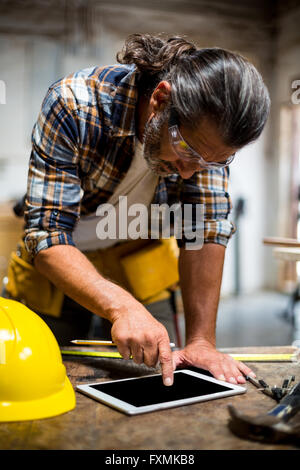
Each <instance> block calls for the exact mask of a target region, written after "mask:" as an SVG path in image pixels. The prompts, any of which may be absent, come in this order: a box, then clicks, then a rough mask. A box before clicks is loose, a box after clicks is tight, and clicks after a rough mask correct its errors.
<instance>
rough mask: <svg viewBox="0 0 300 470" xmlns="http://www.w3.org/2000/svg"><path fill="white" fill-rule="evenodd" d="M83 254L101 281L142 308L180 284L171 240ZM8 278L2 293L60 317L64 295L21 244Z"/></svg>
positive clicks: (133, 243)
mask: <svg viewBox="0 0 300 470" xmlns="http://www.w3.org/2000/svg"><path fill="white" fill-rule="evenodd" d="M84 254H85V255H86V256H87V258H88V259H89V260H90V261H91V262H92V264H93V265H94V266H95V267H96V269H97V270H98V272H99V273H101V275H103V277H105V278H106V279H110V280H111V281H113V282H116V283H117V284H118V285H120V286H121V287H123V288H125V289H126V290H128V291H129V292H130V293H131V294H132V295H133V296H134V297H135V298H136V299H137V300H139V301H140V302H142V303H144V304H150V303H152V302H156V301H159V300H163V299H165V298H167V297H169V296H170V292H169V290H168V289H169V288H172V287H174V286H176V285H177V283H178V281H179V275H178V247H177V243H176V240H175V239H174V238H170V239H164V240H155V241H153V240H134V241H129V242H124V243H119V244H117V245H115V246H113V247H110V248H107V249H105V250H95V251H88V252H85V253H84ZM7 278H8V280H7V284H6V286H5V289H6V292H7V294H8V295H9V296H10V297H11V298H13V299H15V300H18V301H20V302H23V303H24V304H25V305H27V306H28V307H29V308H31V309H32V310H35V311H37V312H39V313H43V314H46V315H51V316H54V317H59V316H60V315H61V311H62V305H63V301H64V293H63V292H62V291H61V290H59V289H58V288H57V287H56V286H55V285H54V284H52V282H51V281H49V280H48V279H47V278H46V277H45V276H43V275H41V274H40V273H39V272H38V271H37V270H36V269H35V267H34V265H33V262H32V258H31V256H30V255H29V253H28V252H27V250H26V248H25V245H24V241H23V240H22V241H20V243H19V244H18V246H17V250H16V252H12V254H11V257H10V261H9V265H8V272H7Z"/></svg>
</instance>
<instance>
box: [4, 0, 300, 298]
mask: <svg viewBox="0 0 300 470" xmlns="http://www.w3.org/2000/svg"><path fill="white" fill-rule="evenodd" d="M26 3H27V6H26V5H25V2H20V1H17V0H12V1H10V2H4V3H3V5H2V4H1V5H0V80H3V81H4V82H5V84H6V92H7V93H6V105H0V130H1V146H0V202H5V201H7V200H9V199H15V198H17V197H19V196H21V195H22V194H23V193H24V191H25V190H26V176H27V164H28V157H29V153H30V133H31V129H32V126H33V124H34V121H35V119H36V116H37V114H38V110H39V108H40V105H41V102H42V99H43V97H44V95H45V92H46V90H47V87H48V86H49V85H50V84H51V83H53V82H54V81H55V80H56V79H58V78H60V77H62V76H64V75H65V74H68V73H71V72H73V71H75V70H77V69H79V68H83V67H88V66H92V65H95V64H99V65H105V64H109V63H114V62H115V54H116V52H117V51H118V50H120V48H121V47H122V44H123V42H124V39H125V38H126V36H127V35H128V34H130V33H132V32H153V33H157V32H162V31H163V32H165V33H168V34H185V35H187V36H188V37H190V38H191V39H194V40H195V41H196V42H197V44H199V46H208V47H210V46H220V47H224V48H228V49H232V50H235V51H239V52H241V53H243V54H244V55H246V56H247V57H249V58H250V59H251V60H253V61H254V63H255V64H256V65H257V67H258V68H259V69H260V71H261V72H262V74H263V76H264V78H265V80H266V83H267V84H268V85H269V86H270V89H271V91H272V93H273V89H275V91H274V93H275V96H277V95H276V84H275V83H274V80H275V78H274V70H275V68H277V70H278V74H279V80H278V87H279V88H280V83H281V82H282V81H283V80H286V71H285V67H287V66H288V67H291V74H292V73H294V72H295V73H296V69H297V66H296V65H295V64H294V63H292V62H293V60H292V56H293V54H294V56H293V57H294V59H295V58H296V55H295V54H296V52H292V48H290V46H288V48H290V49H289V51H290V52H289V53H290V55H291V57H290V59H288V65H287V64H286V62H285V61H284V60H283V59H282V60H280V61H279V62H278V61H277V59H276V57H277V56H276V54H277V51H276V48H277V43H276V42H274V41H275V39H274V34H275V33H274V23H273V18H272V14H271V12H270V8H269V2H268V1H266V2H265V3H264V4H263V6H262V2H259V1H258V0H255V1H253V0H252V1H250V0H249V1H247V0H243V1H240V2H238V4H237V2H235V1H234V0H227V1H226V2H225V1H224V2H219V1H210V2H208V1H202V0H199V1H198V2H193V1H190V0H186V1H184V2H182V1H178V0H177V1H176V0H165V1H164V2H159V1H156V0H155V1H151V2H150V1H147V0H144V1H138V0H127V1H126V2H122V1H118V0H111V1H109V2H108V1H104V0H103V1H102V0H95V1H90V2H79V1H75V0H69V1H66V2H58V1H57V0H49V1H48V2H40V1H38V0H30V1H28V2H26ZM29 5H31V8H29ZM264 5H265V6H264ZM62 6H63V7H62ZM286 18H287V17H286V16H283V17H282V21H281V24H280V28H281V30H280V40H279V43H278V44H279V46H280V47H283V48H284V47H285V46H284V45H283V44H284V38H285V37H287V35H289V38H290V35H291V34H292V33H291V31H290V29H291V27H292V28H294V29H295V30H296V29H297V22H296V21H294V23H295V24H294V23H293V21H292V20H290V21H287V19H286ZM292 23H293V24H292ZM298 24H299V22H298ZM275 29H276V28H275ZM289 41H291V42H292V41H293V39H289ZM274 44H275V46H276V47H274ZM279 46H278V47H279ZM295 47H296V49H295V50H297V51H298V50H299V49H297V47H298V46H295ZM293 51H294V49H293ZM285 57H286V56H285ZM292 69H293V70H292ZM273 136H274V134H272V132H271V130H270V125H269V126H268V128H267V129H266V130H265V131H264V133H263V135H262V136H261V138H260V139H259V141H258V142H256V143H255V144H253V145H249V146H248V147H247V148H245V149H243V150H242V151H241V152H240V155H238V158H237V159H236V161H235V162H234V164H233V165H232V168H231V183H230V184H231V190H230V192H231V195H232V200H233V204H234V205H235V204H236V201H237V200H238V199H239V198H243V199H245V213H244V215H243V216H242V217H241V221H240V227H239V240H240V257H239V263H240V273H241V275H240V289H241V291H242V292H252V291H255V290H257V289H260V288H263V287H265V286H268V287H274V286H275V285H276V269H277V265H276V263H275V262H274V260H273V259H272V257H271V256H269V253H266V248H264V247H263V245H262V238H263V236H264V235H267V234H273V235H275V234H276V228H277V224H278V221H277V218H276V208H277V207H278V198H277V196H276V194H275V193H276V191H277V187H276V184H277V180H276V178H277V176H278V174H277V170H278V169H277V166H276V161H277V160H276V158H277V157H274V155H275V151H276V145H275V144H274V145H272V144H271V142H272V139H273ZM274 159H275V160H274ZM270 194H272V201H271V202H270ZM234 243H235V241H234V239H233V240H232V241H231V242H230V244H229V247H228V250H227V257H226V262H225V272H224V280H223V286H222V293H223V295H226V294H230V293H232V292H234V291H236V287H237V286H236V282H235V274H234V273H235V271H234V270H235V245H234ZM0 249H1V247H0ZM268 256H269V257H268ZM266 259H267V260H268V266H267V265H266Z"/></svg>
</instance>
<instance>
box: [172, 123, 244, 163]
mask: <svg viewBox="0 0 300 470" xmlns="http://www.w3.org/2000/svg"><path fill="white" fill-rule="evenodd" d="M169 137H170V142H171V144H172V146H173V148H174V150H175V152H176V154H177V155H178V156H179V157H180V158H181V159H182V160H184V161H187V162H190V163H193V164H197V165H200V166H201V167H202V168H207V169H209V168H211V169H213V168H224V167H225V166H227V165H229V164H230V163H231V162H232V161H233V159H234V156H235V154H233V155H231V156H230V157H229V158H227V160H225V162H222V163H219V162H207V161H206V160H204V158H203V157H201V155H199V154H198V153H197V152H195V150H193V149H192V148H191V147H190V146H189V145H188V143H187V142H186V141H185V140H184V139H183V137H182V135H181V134H180V132H179V129H178V126H172V127H169Z"/></svg>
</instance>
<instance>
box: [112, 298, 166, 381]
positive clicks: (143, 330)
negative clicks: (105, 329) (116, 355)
mask: <svg viewBox="0 0 300 470" xmlns="http://www.w3.org/2000/svg"><path fill="white" fill-rule="evenodd" d="M112 322H113V326H112V329H111V336H112V339H113V341H114V343H116V345H117V348H118V350H119V352H120V354H121V355H122V356H123V358H124V359H129V357H130V356H131V355H132V358H133V360H134V362H136V363H137V364H142V363H145V364H146V365H147V366H148V367H155V366H156V365H157V363H158V361H159V362H160V365H161V370H162V376H163V382H164V385H167V386H169V385H172V384H173V372H174V369H173V361H172V351H171V348H170V339H169V336H168V333H167V330H166V329H165V327H164V326H163V325H162V324H161V323H159V322H158V321H157V320H156V319H155V318H154V317H153V316H152V315H151V314H150V313H149V312H148V310H146V309H145V308H144V307H143V305H142V304H140V303H139V302H135V301H133V302H132V305H130V304H128V305H126V306H125V305H124V306H123V309H122V311H120V312H118V313H117V314H116V312H114V315H113V318H112Z"/></svg>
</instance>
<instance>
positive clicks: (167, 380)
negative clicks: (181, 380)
mask: <svg viewBox="0 0 300 470" xmlns="http://www.w3.org/2000/svg"><path fill="white" fill-rule="evenodd" d="M164 384H165V385H166V386H167V387H170V386H171V385H173V381H172V379H171V378H170V377H167V378H166V379H165V380H164Z"/></svg>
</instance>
